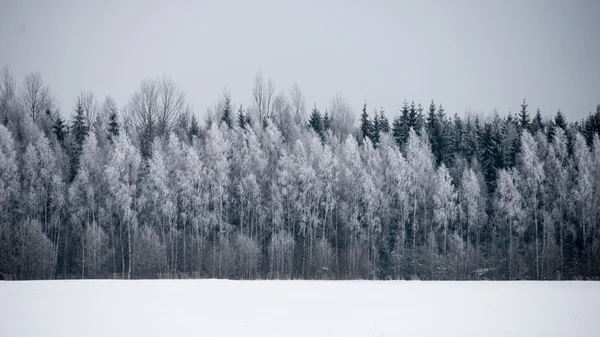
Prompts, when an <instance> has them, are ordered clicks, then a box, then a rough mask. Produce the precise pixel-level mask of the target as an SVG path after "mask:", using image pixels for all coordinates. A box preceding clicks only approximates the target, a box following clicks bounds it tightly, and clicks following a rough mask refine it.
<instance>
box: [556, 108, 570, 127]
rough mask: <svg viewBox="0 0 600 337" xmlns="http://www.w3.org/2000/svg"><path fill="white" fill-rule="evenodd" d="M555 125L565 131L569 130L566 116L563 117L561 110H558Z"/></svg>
mask: <svg viewBox="0 0 600 337" xmlns="http://www.w3.org/2000/svg"><path fill="white" fill-rule="evenodd" d="M554 124H555V125H556V126H557V127H559V128H561V129H563V130H564V131H566V130H567V122H566V120H565V116H564V115H563V113H562V111H560V109H558V112H557V113H556V117H554Z"/></svg>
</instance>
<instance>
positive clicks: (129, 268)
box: [127, 221, 133, 280]
mask: <svg viewBox="0 0 600 337" xmlns="http://www.w3.org/2000/svg"><path fill="white" fill-rule="evenodd" d="M127 254H128V255H129V266H128V267H127V279H128V280H130V279H131V264H132V260H133V256H132V255H131V223H130V222H129V221H128V222H127Z"/></svg>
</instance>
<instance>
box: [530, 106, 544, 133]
mask: <svg viewBox="0 0 600 337" xmlns="http://www.w3.org/2000/svg"><path fill="white" fill-rule="evenodd" d="M538 130H541V131H542V132H543V131H544V119H543V118H542V112H541V111H540V108H538V109H537V110H536V112H535V117H534V118H533V122H532V123H531V133H532V134H534V135H535V133H536V132H538Z"/></svg>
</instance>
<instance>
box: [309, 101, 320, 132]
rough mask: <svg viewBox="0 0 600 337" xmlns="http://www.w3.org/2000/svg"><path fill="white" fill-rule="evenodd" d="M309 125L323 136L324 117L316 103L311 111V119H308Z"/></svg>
mask: <svg viewBox="0 0 600 337" xmlns="http://www.w3.org/2000/svg"><path fill="white" fill-rule="evenodd" d="M308 126H309V127H310V128H312V129H313V130H315V132H316V133H317V134H318V135H319V137H321V138H323V118H322V117H321V112H320V111H319V109H317V105H316V104H315V105H314V106H313V108H312V111H311V112H310V119H309V120H308Z"/></svg>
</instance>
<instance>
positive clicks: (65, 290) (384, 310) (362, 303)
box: [0, 280, 600, 337]
mask: <svg viewBox="0 0 600 337" xmlns="http://www.w3.org/2000/svg"><path fill="white" fill-rule="evenodd" d="M0 336H11V337H12V336H61V337H79V336H144V337H147V336H260V337H271V336H277V337H279V336H328V337H329V336H340V337H341V336H375V337H379V336H436V337H437V336H444V337H449V336H463V337H464V336H511V337H514V336H528V337H530V336H544V337H549V336H576V337H583V336H600V282H418V281H414V282H371V281H349V282H334V281H331V282H327V281H322V282H319V281H222V280H203V281H196V280H182V281H166V280H157V281H34V282H0Z"/></svg>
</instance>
